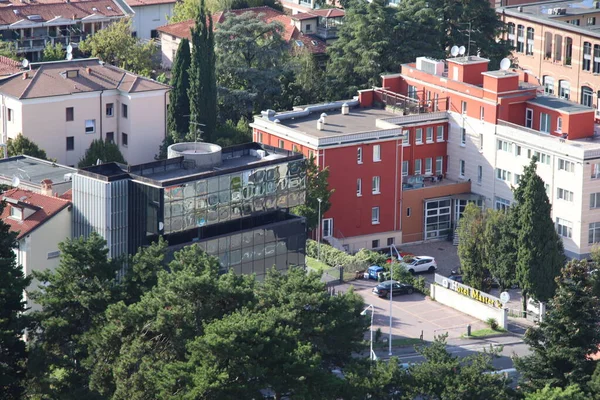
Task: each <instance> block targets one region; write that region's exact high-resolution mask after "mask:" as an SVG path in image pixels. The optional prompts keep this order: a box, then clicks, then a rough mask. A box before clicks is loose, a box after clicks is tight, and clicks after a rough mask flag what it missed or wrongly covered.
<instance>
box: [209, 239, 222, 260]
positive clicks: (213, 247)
mask: <svg viewBox="0 0 600 400" xmlns="http://www.w3.org/2000/svg"><path fill="white" fill-rule="evenodd" d="M206 252H207V253H208V254H210V255H211V256H214V255H217V254H218V253H219V240H218V239H212V240H208V241H207V242H206Z"/></svg>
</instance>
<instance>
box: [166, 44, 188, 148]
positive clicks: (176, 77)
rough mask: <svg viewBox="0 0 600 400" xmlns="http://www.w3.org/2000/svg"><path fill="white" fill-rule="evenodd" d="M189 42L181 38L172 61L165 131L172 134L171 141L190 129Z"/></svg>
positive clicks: (181, 136) (174, 140)
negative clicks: (170, 87)
mask: <svg viewBox="0 0 600 400" xmlns="http://www.w3.org/2000/svg"><path fill="white" fill-rule="evenodd" d="M190 57H191V55H190V42H189V41H188V40H187V39H186V38H183V39H181V42H180V43H179V48H178V49H177V56H176V57H175V61H174V62H173V69H172V73H173V76H172V78H171V86H172V87H173V89H171V92H170V93H169V115H168V116H167V118H168V119H167V132H168V135H170V136H172V139H173V142H178V141H181V140H183V138H184V137H185V135H186V134H187V133H188V132H189V130H190V119H189V114H190V98H189V97H188V93H187V91H188V88H189V86H190V76H189V69H190V64H191V58H190Z"/></svg>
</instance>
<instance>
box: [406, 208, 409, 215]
mask: <svg viewBox="0 0 600 400" xmlns="http://www.w3.org/2000/svg"><path fill="white" fill-rule="evenodd" d="M406 216H407V217H410V207H406Z"/></svg>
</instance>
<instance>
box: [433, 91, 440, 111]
mask: <svg viewBox="0 0 600 400" xmlns="http://www.w3.org/2000/svg"><path fill="white" fill-rule="evenodd" d="M439 98H440V95H439V94H438V93H434V94H433V111H438V110H439V107H438V100H439Z"/></svg>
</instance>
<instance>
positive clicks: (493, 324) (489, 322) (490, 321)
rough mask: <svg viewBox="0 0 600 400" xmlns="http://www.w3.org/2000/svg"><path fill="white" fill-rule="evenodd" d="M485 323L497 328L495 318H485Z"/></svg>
mask: <svg viewBox="0 0 600 400" xmlns="http://www.w3.org/2000/svg"><path fill="white" fill-rule="evenodd" d="M485 323H486V324H488V325H489V327H490V328H491V329H493V330H497V329H498V321H496V319H495V318H488V319H486V320H485Z"/></svg>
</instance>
